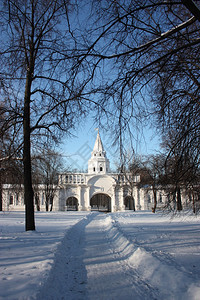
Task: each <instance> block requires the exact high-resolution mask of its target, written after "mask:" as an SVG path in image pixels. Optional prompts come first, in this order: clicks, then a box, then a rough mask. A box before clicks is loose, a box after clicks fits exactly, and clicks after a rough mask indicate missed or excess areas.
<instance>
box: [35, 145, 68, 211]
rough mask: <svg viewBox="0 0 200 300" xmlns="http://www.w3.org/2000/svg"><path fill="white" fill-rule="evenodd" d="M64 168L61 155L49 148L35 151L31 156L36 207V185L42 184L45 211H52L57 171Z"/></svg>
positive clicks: (56, 184)
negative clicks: (38, 151)
mask: <svg viewBox="0 0 200 300" xmlns="http://www.w3.org/2000/svg"><path fill="white" fill-rule="evenodd" d="M63 168H64V164H63V160H62V157H61V156H60V155H59V154H58V153H57V152H55V151H53V150H51V149H46V150H43V151H42V152H41V153H37V154H36V155H35V156H34V158H33V182H34V195H35V200H36V201H35V202H36V205H37V209H38V210H40V203H39V201H40V199H39V196H38V194H39V193H38V186H39V184H42V185H43V186H44V192H45V206H46V211H49V209H50V211H52V209H53V199H54V196H55V192H56V190H57V188H58V173H59V172H61V171H62V170H63Z"/></svg>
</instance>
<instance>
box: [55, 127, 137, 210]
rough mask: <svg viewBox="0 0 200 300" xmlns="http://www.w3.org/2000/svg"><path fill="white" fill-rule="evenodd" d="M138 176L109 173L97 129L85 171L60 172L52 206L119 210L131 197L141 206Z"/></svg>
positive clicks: (56, 207) (129, 202)
mask: <svg viewBox="0 0 200 300" xmlns="http://www.w3.org/2000/svg"><path fill="white" fill-rule="evenodd" d="M139 180H140V176H134V177H131V175H130V174H127V175H124V174H123V175H122V174H117V173H110V162H109V160H108V159H107V157H106V152H105V150H104V147H103V144H102V141H101V138H100V134H99V131H98V133H97V138H96V141H95V144H94V149H93V151H92V153H91V158H90V159H89V161H88V173H64V174H60V175H59V191H58V193H59V195H58V196H57V199H55V200H54V210H69V209H70V210H71V209H76V210H85V211H90V210H99V211H110V212H114V211H122V210H125V208H126V206H127V207H129V208H131V206H133V203H132V202H133V197H134V201H135V205H136V208H137V209H141V204H140V197H139V190H138V187H137V183H139ZM130 181H131V185H130V183H129V182H130Z"/></svg>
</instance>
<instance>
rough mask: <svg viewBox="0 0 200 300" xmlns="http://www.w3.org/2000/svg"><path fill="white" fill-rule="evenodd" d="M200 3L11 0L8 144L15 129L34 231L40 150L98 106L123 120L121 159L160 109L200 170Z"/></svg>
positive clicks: (4, 106) (106, 116)
mask: <svg viewBox="0 0 200 300" xmlns="http://www.w3.org/2000/svg"><path fill="white" fill-rule="evenodd" d="M197 2H198V1H192V0H187V1H186V0H182V1H180V0H179V1H175V0H169V1H165V0H163V1H156V0H145V1H140V0H137V1H136V0H128V1H124V0H115V1H110V0H105V1H97V0H93V1H89V3H88V2H87V1H79V2H77V1H75V0H74V1H73V0H71V1H69V0H48V1H46V0H4V1H1V4H0V8H1V9H0V11H1V18H0V20H1V21H0V22H1V28H2V30H1V35H2V43H1V57H0V59H1V66H2V70H1V74H0V76H1V77H0V84H1V91H2V92H1V96H2V103H1V107H0V113H1V115H0V122H1V123H0V126H1V132H2V143H3V144H4V143H5V139H6V135H7V134H9V136H10V137H11V139H10V141H9V142H10V144H9V146H8V145H7V146H8V148H9V149H10V150H11V151H10V153H9V155H8V156H4V154H3V155H2V157H1V159H2V160H3V159H6V157H9V159H16V158H17V157H20V159H22V160H23V181H24V194H25V204H26V230H34V229H35V223H34V205H33V197H34V195H33V182H32V159H31V157H32V155H33V152H37V150H38V147H39V148H40V149H41V148H42V147H44V146H45V145H46V144H51V143H55V142H58V141H59V140H60V138H61V136H62V134H63V133H66V134H70V132H71V130H72V129H73V128H74V127H75V125H76V124H77V123H78V124H79V125H80V120H82V119H83V117H86V116H87V114H89V113H90V112H91V111H93V112H94V111H96V114H95V121H96V122H98V123H99V126H100V125H101V126H102V127H106V126H108V125H109V127H110V128H113V130H114V131H113V132H114V135H113V136H114V142H115V143H118V146H119V149H120V158H121V163H122V159H123V150H124V144H125V142H124V141H125V138H127V134H130V136H131V138H133V137H134V136H135V130H136V128H138V127H139V125H140V123H141V120H142V119H143V118H147V119H149V118H151V116H152V114H153V115H155V116H156V117H157V120H158V122H157V123H158V127H159V129H162V130H163V131H162V132H163V136H165V137H168V138H167V143H168V145H169V147H170V149H169V157H170V156H174V155H175V154H174V153H175V152H176V151H178V156H177V157H179V158H180V157H185V160H188V158H189V161H190V165H192V164H194V166H195V167H196V168H197V169H198V167H199V165H198V162H199V149H200V147H199V74H200V73H199V50H200V49H199V45H200V38H199V21H200V9H199V7H198V4H197ZM83 13H84V15H83ZM112 134H113V133H112ZM163 142H165V140H164V141H163ZM11 145H12V146H11ZM13 145H14V146H13ZM33 150H34V151H33ZM181 153H182V156H181V155H180V154H181ZM19 154H20V156H19Z"/></svg>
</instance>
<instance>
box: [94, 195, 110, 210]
mask: <svg viewBox="0 0 200 300" xmlns="http://www.w3.org/2000/svg"><path fill="white" fill-rule="evenodd" d="M90 206H91V210H92V211H102V212H110V211H111V198H110V196H108V195H106V194H96V195H94V196H92V198H91V199H90Z"/></svg>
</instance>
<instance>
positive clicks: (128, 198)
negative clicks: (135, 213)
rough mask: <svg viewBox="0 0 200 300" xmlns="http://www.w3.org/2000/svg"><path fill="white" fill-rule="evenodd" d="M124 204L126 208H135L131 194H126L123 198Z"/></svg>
mask: <svg viewBox="0 0 200 300" xmlns="http://www.w3.org/2000/svg"><path fill="white" fill-rule="evenodd" d="M124 205H125V209H126V210H135V209H134V207H135V204H134V199H133V197H131V196H126V197H125V199H124Z"/></svg>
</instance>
